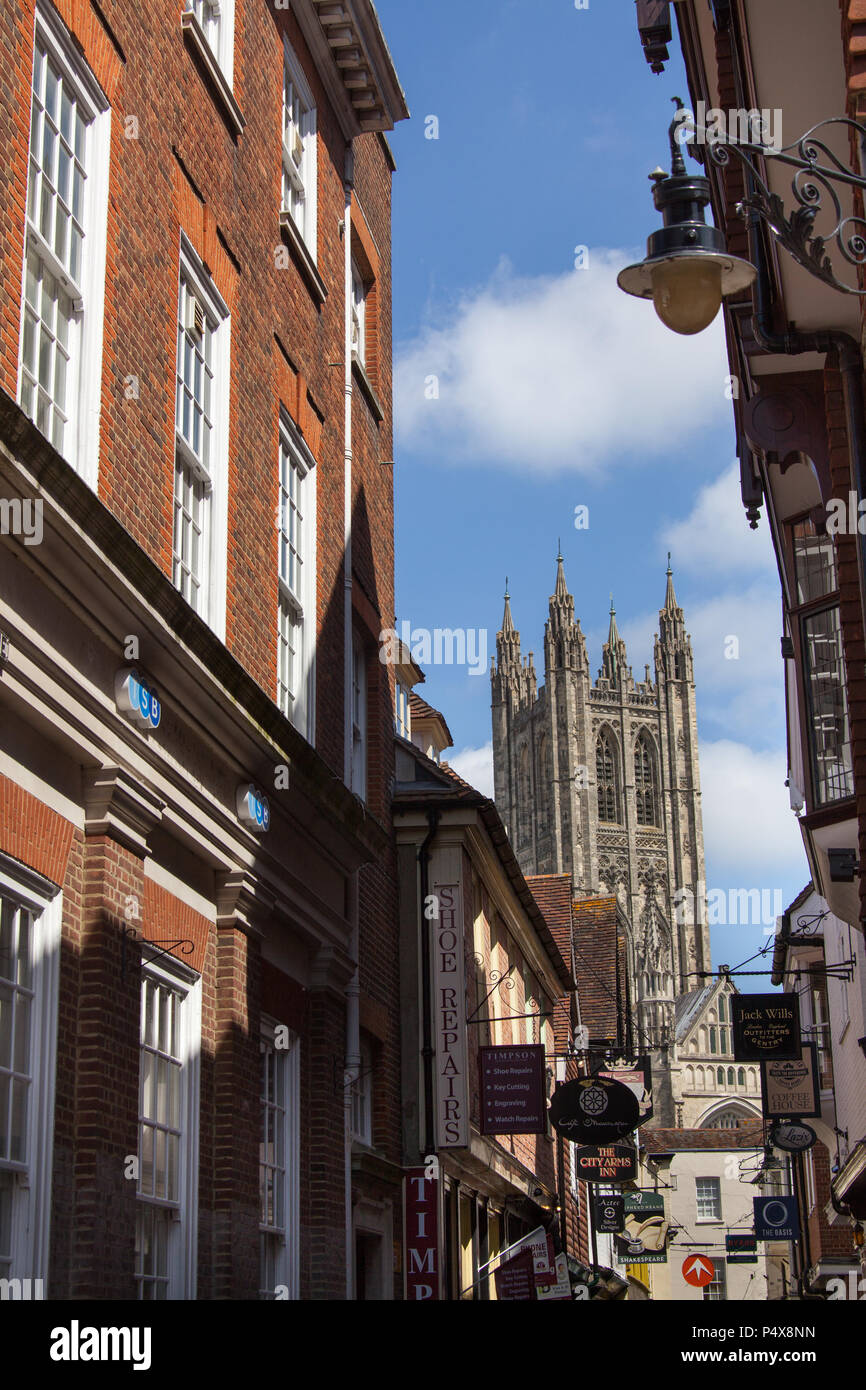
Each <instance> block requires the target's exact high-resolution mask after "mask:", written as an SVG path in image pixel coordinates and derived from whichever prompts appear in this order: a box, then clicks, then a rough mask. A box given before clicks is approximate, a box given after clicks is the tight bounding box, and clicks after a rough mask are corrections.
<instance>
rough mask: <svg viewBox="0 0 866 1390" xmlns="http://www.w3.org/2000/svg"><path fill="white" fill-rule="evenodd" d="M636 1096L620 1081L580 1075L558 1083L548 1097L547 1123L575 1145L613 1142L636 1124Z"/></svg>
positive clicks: (637, 1118)
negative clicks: (563, 1082) (575, 1078)
mask: <svg viewBox="0 0 866 1390" xmlns="http://www.w3.org/2000/svg"><path fill="white" fill-rule="evenodd" d="M639 1116H640V1107H639V1105H638V1101H637V1096H636V1095H635V1093H634V1091H632V1090H631V1089H630V1088H629V1087H628V1086H624V1085H623V1083H622V1082H621V1081H611V1080H610V1078H609V1077H606V1076H582V1077H580V1078H579V1079H578V1080H577V1081H566V1083H565V1085H564V1086H558V1087H557V1088H556V1090H555V1091H554V1093H553V1095H552V1097H551V1100H550V1122H551V1124H552V1125H553V1126H554V1128H555V1129H557V1130H558V1131H559V1133H560V1134H562V1135H564V1136H565V1138H566V1139H571V1140H573V1142H574V1143H576V1144H613V1143H615V1142H616V1140H617V1139H622V1137H623V1135H625V1134H629V1133H630V1132H631V1131H632V1130H633V1129H634V1128H635V1127H636V1125H637V1124H638V1122H639Z"/></svg>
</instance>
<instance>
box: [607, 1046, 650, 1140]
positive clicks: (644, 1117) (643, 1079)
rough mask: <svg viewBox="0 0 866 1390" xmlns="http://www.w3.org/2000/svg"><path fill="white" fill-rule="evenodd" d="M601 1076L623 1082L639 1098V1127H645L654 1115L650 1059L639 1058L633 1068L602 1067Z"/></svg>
mask: <svg viewBox="0 0 866 1390" xmlns="http://www.w3.org/2000/svg"><path fill="white" fill-rule="evenodd" d="M598 1075H599V1076H608V1077H610V1078H611V1080H613V1081H621V1082H622V1084H623V1085H624V1086H628V1088H629V1090H632V1091H634V1093H635V1095H636V1096H637V1103H638V1111H639V1119H638V1124H639V1125H645V1124H646V1123H647V1121H648V1120H651V1119H652V1117H653V1114H654V1113H655V1112H654V1110H653V1096H652V1090H653V1080H652V1066H651V1064H650V1059H649V1057H638V1059H637V1061H636V1062H635V1063H634V1065H633V1066H616V1067H602V1068H600V1070H599V1072H598Z"/></svg>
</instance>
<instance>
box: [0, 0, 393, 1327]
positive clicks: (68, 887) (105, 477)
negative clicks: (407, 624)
mask: <svg viewBox="0 0 866 1390" xmlns="http://www.w3.org/2000/svg"><path fill="white" fill-rule="evenodd" d="M0 51H2V55H3V69H4V74H5V81H4V84H3V91H2V95H0V148H2V158H0V168H2V174H0V179H2V183H3V190H2V195H3V208H4V215H3V218H2V219H0V298H2V337H0V520H2V527H0V529H2V536H0V632H2V662H0V895H2V919H0V921H2V926H0V950H2V954H0V1011H2V1013H0V1018H2V1020H3V1021H2V1026H0V1277H4V1278H13V1279H14V1278H20V1279H25V1278H31V1279H42V1280H43V1281H44V1289H45V1294H46V1296H47V1297H51V1298H108V1297H114V1298H130V1299H131V1298H136V1297H141V1298H146V1299H166V1298H167V1299H175V1298H182V1299H189V1298H199V1299H212V1298H237V1299H254V1298H256V1297H265V1298H274V1297H276V1298H286V1297H289V1298H298V1297H300V1298H345V1297H347V1296H348V1297H354V1296H357V1297H370V1298H388V1297H392V1296H393V1294H394V1289H395V1282H394V1261H393V1242H394V1240H396V1239H398V1237H399V1224H400V1201H399V1198H400V1177H401V1173H400V1168H399V1163H400V1157H401V1155H400V1138H399V1136H400V1114H399V1105H400V1083H399V1040H398V1037H397V1036H396V1020H397V1019H398V1018H399V978H398V966H397V951H396V946H395V943H396V932H397V924H396V888H395V873H394V862H395V857H394V849H393V840H392V836H391V833H390V832H389V830H388V829H387V828H386V827H388V826H389V823H390V802H389V779H390V770H391V767H392V758H393V737H394V703H393V689H392V683H391V682H392V673H391V672H390V671H389V669H388V668H387V667H386V666H384V665H382V664H381V663H380V662H379V661H377V660H376V654H377V643H378V635H379V633H380V632H381V630H382V629H383V627H386V626H390V625H391V624H392V623H393V616H394V611H393V610H394V595H393V500H392V477H391V472H392V470H391V460H392V434H391V283H390V269H391V262H390V213H391V198H390V185H391V177H392V173H393V170H394V166H393V162H392V159H391V155H390V151H389V148H388V144H387V141H386V139H385V131H387V130H388V129H390V128H391V127H392V125H393V124H394V122H395V121H397V120H400V119H403V118H405V117H406V116H407V115H408V112H407V108H406V104H405V100H404V97H403V94H402V91H401V89H400V86H399V83H398V80H397V77H396V74H395V72H394V69H393V65H392V62H391V59H390V56H389V54H388V50H387V47H386V45H385V41H384V38H383V36H382V33H381V30H380V28H379V23H378V19H377V16H376V12H375V9H374V7H373V5H372V4H371V3H370V0H340V3H327V4H324V3H321V0H296V3H293V4H292V6H291V8H289V7H288V6H287V5H285V4H278V3H264V0H256V2H255V3H253V0H221V2H220V3H219V4H218V3H214V0H158V3H156V4H154V5H151V6H149V7H148V11H147V16H146V19H143V18H142V13H141V11H140V10H139V9H138V8H136V7H135V6H130V5H128V4H125V3H121V0H101V3H99V4H96V3H92V0H55V3H51V0H38V3H34V0H16V3H15V4H13V5H7V6H5V7H4V9H3V13H2V16H0ZM397 1287H398V1288H399V1283H398V1285H397Z"/></svg>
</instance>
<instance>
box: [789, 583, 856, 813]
mask: <svg viewBox="0 0 866 1390" xmlns="http://www.w3.org/2000/svg"><path fill="white" fill-rule="evenodd" d="M802 633H803V662H804V678H805V681H806V694H807V701H808V706H809V716H810V718H809V732H810V741H811V754H812V775H813V780H814V790H815V798H816V801H817V802H818V804H820V805H823V804H825V803H826V802H830V801H837V800H839V799H840V798H841V797H845V796H852V795H853V792H854V770H853V763H852V757H851V733H850V726H849V720H848V696H847V692H846V688H845V679H846V677H845V656H844V652H843V649H842V630H841V626H840V621H839V609H838V607H833V608H827V609H825V610H824V611H823V612H822V613H816V614H812V615H811V616H810V617H806V618H804V619H803V622H802Z"/></svg>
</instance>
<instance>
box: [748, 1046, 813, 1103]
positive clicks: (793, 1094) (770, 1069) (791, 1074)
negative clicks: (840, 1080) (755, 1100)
mask: <svg viewBox="0 0 866 1390" xmlns="http://www.w3.org/2000/svg"><path fill="white" fill-rule="evenodd" d="M761 1097H762V1101H763V1108H764V1116H765V1117H766V1119H768V1120H789V1119H791V1118H792V1117H794V1118H795V1119H798V1120H802V1119H806V1118H807V1117H810V1116H814V1115H820V1114H821V1090H820V1080H819V1072H818V1049H817V1047H816V1046H815V1044H814V1043H804V1044H803V1050H802V1052H801V1054H800V1056H799V1057H798V1058H797V1060H796V1061H791V1060H790V1059H787V1058H786V1059H785V1060H784V1061H772V1062H765V1063H764V1065H763V1066H762V1067H761Z"/></svg>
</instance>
